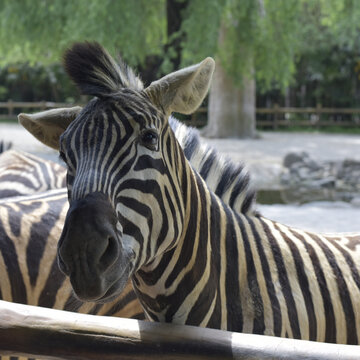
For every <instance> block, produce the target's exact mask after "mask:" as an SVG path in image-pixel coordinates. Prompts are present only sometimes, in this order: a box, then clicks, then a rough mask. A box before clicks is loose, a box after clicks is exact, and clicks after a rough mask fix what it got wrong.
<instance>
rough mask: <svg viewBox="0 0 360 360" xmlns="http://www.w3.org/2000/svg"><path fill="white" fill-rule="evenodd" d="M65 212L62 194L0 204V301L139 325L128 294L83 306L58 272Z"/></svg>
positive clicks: (133, 301) (137, 307) (128, 291)
mask: <svg viewBox="0 0 360 360" xmlns="http://www.w3.org/2000/svg"><path fill="white" fill-rule="evenodd" d="M67 210H68V202H67V192H66V189H56V190H49V191H46V192H43V193H38V194H33V195H31V196H20V197H16V198H7V199H5V200H3V201H2V202H0V274H1V276H0V299H1V300H6V301H11V302H16V303H22V304H28V305H35V306H42V307H49V308H54V309H59V310H68V311H76V312H81V313H90V314H96V315H108V316H120V317H133V318H140V319H143V318H144V316H143V312H142V309H141V307H140V304H139V303H138V301H137V299H136V296H135V294H134V293H133V290H132V285H131V283H130V282H129V284H128V285H127V287H126V291H125V292H124V294H123V296H122V297H121V299H120V298H118V299H116V301H113V302H110V303H106V304H95V303H88V302H87V303H84V302H82V301H79V300H78V299H77V298H76V297H75V296H74V294H73V291H72V288H71V284H70V282H69V280H68V278H66V277H65V276H64V274H62V273H61V272H60V270H59V268H58V264H57V259H56V250H57V242H58V239H59V237H60V234H61V230H62V227H63V225H64V221H65V216H66V212H67Z"/></svg>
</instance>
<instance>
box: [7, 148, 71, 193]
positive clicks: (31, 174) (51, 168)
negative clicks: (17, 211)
mask: <svg viewBox="0 0 360 360" xmlns="http://www.w3.org/2000/svg"><path fill="white" fill-rule="evenodd" d="M65 186H66V169H65V167H64V166H62V165H60V164H57V163H55V162H53V161H50V160H45V159H42V158H40V157H38V156H35V155H32V154H29V153H25V152H23V151H19V150H7V151H5V152H3V153H1V154H0V198H6V197H12V196H20V195H30V194H33V193H36V192H41V191H46V190H50V189H59V188H63V187H65Z"/></svg>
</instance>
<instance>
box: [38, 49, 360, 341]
mask: <svg viewBox="0 0 360 360" xmlns="http://www.w3.org/2000/svg"><path fill="white" fill-rule="evenodd" d="M107 57H108V54H107V53H106V52H104V51H102V49H101V47H99V46H98V45H94V46H93V45H92V44H82V45H81V46H80V45H76V46H74V47H73V48H72V49H70V50H69V52H68V53H67V54H66V56H65V61H66V65H67V71H68V72H69V74H70V76H71V77H72V78H73V79H74V81H75V82H76V83H77V84H78V85H79V87H80V88H81V89H82V90H83V91H84V92H85V93H88V94H90V95H95V96H97V98H95V99H93V100H91V101H90V103H89V104H88V105H87V106H86V107H85V108H84V109H83V111H82V112H81V113H80V114H79V116H78V117H77V118H76V119H75V120H74V121H73V122H71V123H70V125H69V126H68V127H67V128H66V130H65V131H64V133H63V134H62V136H61V146H60V152H61V156H62V158H63V159H64V161H65V162H66V163H67V166H68V185H67V186H68V190H69V200H70V211H69V213H68V215H67V218H66V222H65V227H64V229H65V230H64V231H63V234H62V239H61V242H60V245H59V258H60V264H61V265H62V269H63V271H64V272H65V273H67V274H68V275H69V276H71V279H72V282H73V285H74V284H75V285H76V286H77V289H78V290H79V292H81V295H82V296H83V298H89V299H90V298H92V299H95V298H97V300H99V301H103V300H106V299H111V298H112V297H113V296H116V294H118V293H119V292H120V291H121V289H122V284H123V283H124V278H123V277H124V276H128V274H130V275H131V277H132V279H133V284H134V287H135V291H136V293H137V296H138V298H139V300H140V301H141V303H142V305H143V307H144V309H145V311H146V313H147V315H148V316H149V317H150V318H151V319H153V320H156V321H166V322H173V323H181V324H191V325H198V326H206V327H212V328H219V329H227V330H232V331H239V332H248V333H256V334H267V335H276V336H283V337H292V338H299V339H309V340H316V341H327V342H337V343H348V344H358V343H359V339H360V329H359V326H360V281H359V279H360V277H359V276H360V275H359V274H360V247H359V246H358V245H359V243H360V235H355V234H354V235H338V236H333V237H331V236H324V235H321V234H313V233H309V232H305V231H301V230H297V229H292V228H290V227H287V226H284V225H281V224H278V223H276V222H274V221H271V220H268V219H266V218H263V217H262V216H260V215H259V214H256V213H253V212H252V211H251V206H250V205H251V204H252V201H253V195H252V193H251V192H250V193H247V194H243V193H241V195H242V196H243V199H244V200H243V201H241V202H240V205H238V206H237V210H240V211H234V209H232V208H231V207H229V206H228V205H227V204H225V203H224V202H223V201H222V200H221V199H220V198H219V196H218V195H221V194H222V195H223V194H224V193H225V194H227V198H228V199H231V198H232V197H233V196H234V197H235V195H232V194H233V192H232V191H231V188H232V186H228V185H227V177H229V179H230V180H231V181H229V184H236V182H234V181H235V180H234V179H232V178H231V171H230V170H228V171H227V170H224V173H223V176H225V175H224V174H227V175H228V176H226V177H225V178H223V179H221V180H220V181H219V182H218V185H217V186H216V189H215V192H213V191H212V190H211V189H210V188H209V186H208V185H207V184H206V182H205V181H204V179H203V178H202V177H201V172H202V173H203V175H204V173H206V171H205V170H206V169H207V166H205V165H204V164H203V165H201V166H200V168H199V169H200V174H199V173H198V172H197V171H195V169H194V167H193V166H191V165H190V163H189V162H188V160H187V159H186V157H185V154H184V151H183V149H182V148H181V146H180V144H179V142H178V141H177V140H176V137H175V135H174V132H173V130H172V129H171V126H170V124H169V122H168V120H167V119H168V115H169V112H171V111H178V112H181V111H182V110H183V112H184V113H188V112H189V111H191V109H193V108H194V107H196V106H198V104H199V101H201V99H202V97H203V93H204V91H205V92H206V90H207V88H208V84H207V82H206V81H207V80H206V79H205V80H204V78H206V77H207V78H208V77H209V76H211V73H212V70H211V67H212V66H213V65H212V62H211V61H210V60H205V61H204V62H202V63H201V64H198V65H195V66H193V67H190V68H187V69H184V70H183V71H180V72H177V73H174V74H170V75H168V76H166V77H165V78H163V79H160V80H159V81H157V82H155V83H153V84H151V85H150V86H149V88H147V89H145V90H143V89H142V88H137V87H136V86H135V85H136V84H133V86H130V88H128V87H125V86H126V82H124V81H122V80H121V81H118V77H117V76H114V77H113V78H112V82H109V81H108V80H106V81H105V80H103V76H102V75H101V74H99V73H98V69H103V70H104V69H107V66H109V64H112V61H110V60H106V61H105V60H103V59H104V58H107ZM95 58H96V61H95V60H94V59H95ZM79 59H82V61H81V62H79V64H80V65H81V68H82V72H81V74H80V73H79V72H78V71H77V69H78V68H79V66H78V65H79V64H77V62H78V61H79ZM84 59H89V60H88V61H87V60H84ZM99 62H101V66H99ZM76 64H77V65H76ZM94 68H96V69H97V70H96V71H94ZM114 71H115V70H114V69H107V70H106V76H111V74H112V73H113V72H114ZM109 74H110V75H109ZM104 76H105V75H104ZM189 79H190V80H189ZM128 80H129V81H130V79H128ZM113 83H116V86H115V87H114V86H113V85H111V86H109V84H113ZM115 88H116V91H115V90H114V89H115ZM194 89H195V90H194ZM199 94H200V95H199ZM189 104H190V105H191V104H194V105H193V106H192V107H191V106H190V105H189ZM39 126H40V127H41V122H39ZM65 127H66V126H65ZM175 132H176V129H175ZM151 134H154V137H153V138H152V135H151ZM145 135H146V136H145ZM46 141H47V140H46V138H45V140H44V142H45V143H46ZM189 152H191V151H190V150H189ZM205 162H206V161H205ZM210 168H211V167H210ZM225 169H226V167H225ZM239 174H242V169H241V170H239ZM241 177H242V178H244V177H243V176H241ZM235 178H236V177H235ZM242 186H244V185H242ZM233 187H235V185H234V186H233ZM239 188H241V186H240V185H239ZM243 190H244V191H246V192H247V191H248V189H247V187H245V188H243ZM99 194H100V195H99ZM235 194H236V192H235ZM94 199H95V200H96V199H101V204H102V205H101V206H103V207H104V209H105V210H106V212H104V213H102V212H101V211H99V210H98V209H99V207H97V206H96V203H95V205H94V202H95V200H94ZM229 204H231V200H229ZM234 204H235V202H233V204H232V205H234ZM248 204H249V205H248ZM98 205H99V206H100V202H99V203H98ZM83 208H84V209H87V212H85V210H84V211H82V209H83ZM111 211H114V213H115V215H116V219H117V223H116V230H117V233H116V236H114V237H108V236H107V235H106V236H103V235H102V231H103V230H104V228H103V227H102V224H105V225H106V226H107V227H110V225H109V224H113V221H114V220H113V217H112V215H111V217H110V216H109V218H107V217H106V216H107V215H105V214H107V213H109V214H110V213H111ZM74 214H75V215H74ZM90 218H91V220H89V219H90ZM111 226H112V225H111ZM111 229H112V228H111ZM85 230H86V231H85ZM100 230H101V231H100ZM111 231H113V230H111ZM84 234H91V236H94V239H95V240H96V241H95V240H94V241H93V242H91V243H90V242H88V239H87V237H88V235H84ZM111 234H113V232H111ZM110 240H111V241H110ZM111 244H113V245H112V246H110V245H111ZM97 246H98V248H97ZM110 250H111V251H110ZM112 250H114V251H112ZM115 250H116V251H118V253H116V252H115ZM97 253H100V254H103V255H104V258H105V260H106V261H104V263H102V262H101V260H102V258H103V256H100V258H99V256H97V257H96V254H97ZM118 254H119V255H118ZM124 254H125V255H124ZM129 254H130V255H129ZM115 256H116V257H117V259H118V261H114V259H115ZM92 258H96V259H98V260H97V261H98V262H97V261H96V262H91V261H90V260H89V259H92ZM109 259H110V260H111V261H110V260H109ZM105 265H106V266H105ZM82 269H85V270H82ZM102 269H103V270H102ZM83 274H84V275H86V276H84V278H83V277H82V276H83ZM89 274H91V275H89ZM124 274H125V275H124ZM89 279H91V281H89ZM79 283H80V284H81V286H78V284H79ZM93 284H97V285H98V284H99V285H98V286H96V287H94V286H93ZM86 285H87V286H86ZM74 289H75V287H74ZM75 291H76V289H75Z"/></svg>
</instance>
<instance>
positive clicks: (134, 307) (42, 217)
mask: <svg viewBox="0 0 360 360" xmlns="http://www.w3.org/2000/svg"><path fill="white" fill-rule="evenodd" d="M64 110H65V109H63V110H61V111H64ZM50 111H51V110H50ZM43 114H45V115H48V111H45V112H44V113H43ZM170 121H171V124H172V128H173V130H174V132H175V134H176V137H177V139H178V141H179V143H180V144H181V145H182V147H183V149H184V151H185V152H186V154H187V156H188V159H189V161H191V163H192V165H193V166H194V167H195V168H197V169H199V171H201V172H202V173H203V174H204V177H205V180H206V181H209V183H210V186H213V188H214V190H216V191H218V193H219V195H223V197H224V201H227V200H230V199H234V201H233V202H234V204H233V206H235V205H239V204H241V203H242V201H241V200H243V199H246V196H243V194H241V193H240V194H239V196H234V193H235V192H236V191H239V190H241V189H244V188H247V187H249V176H248V174H247V173H246V172H245V171H244V168H243V167H242V166H241V165H235V164H231V161H229V160H228V159H224V158H222V157H221V156H219V154H218V153H217V152H216V151H215V150H214V149H212V148H210V147H208V146H206V145H204V144H202V143H201V142H200V139H199V134H198V132H197V131H196V130H195V129H191V128H189V127H187V126H185V125H183V124H181V123H180V122H178V121H177V120H176V119H174V118H172V119H170ZM0 169H1V171H0V189H1V191H0V234H1V236H0V245H1V246H0V250H1V252H0V258H1V259H2V264H3V266H2V271H1V274H2V277H0V298H1V299H3V300H7V301H12V302H19V303H24V304H30V305H37V306H46V307H54V308H56V309H65V310H69V311H79V312H84V313H88V312H90V313H92V314H104V315H108V316H109V315H114V316H123V317H132V318H138V319H142V318H144V314H143V313H142V310H141V308H140V305H139V304H138V303H137V301H136V299H135V294H134V292H133V290H132V287H131V284H128V286H127V289H126V291H125V293H124V297H123V298H122V299H120V300H121V301H116V302H115V301H114V302H113V303H110V304H109V303H108V304H107V306H106V307H104V306H102V307H101V306H95V305H94V304H89V303H82V302H80V301H78V300H76V298H75V297H74V296H73V294H72V293H71V289H70V288H71V287H70V284H69V282H68V281H64V280H63V276H62V275H61V274H60V273H59V272H58V271H57V266H56V263H55V262H54V256H55V255H54V249H55V244H56V240H57V239H58V238H59V237H60V234H61V228H62V225H63V223H64V214H65V212H66V209H67V206H66V194H65V190H63V191H59V192H55V193H54V192H43V190H44V189H46V190H47V189H56V188H61V187H62V186H64V182H65V168H64V167H63V166H61V165H59V164H56V163H54V162H52V161H49V160H45V159H42V158H39V157H37V156H35V155H31V154H28V153H25V152H20V151H15V150H9V151H6V152H5V153H3V154H1V155H0ZM223 174H225V175H224V176H225V177H226V182H225V183H224V182H223V181H221V179H222V178H223V177H224V176H223ZM239 183H240V184H241V186H239ZM220 192H221V194H220ZM32 193H36V194H34V195H32V196H22V197H19V198H16V199H8V197H11V196H19V195H25V194H32ZM249 193H250V195H251V196H253V195H254V194H253V192H251V191H249ZM55 195H56V196H55ZM54 196H55V197H54ZM3 198H5V199H3ZM25 204H26V205H25ZM245 207H246V201H245V204H244V203H242V205H241V206H239V209H240V208H243V209H244V208H245ZM14 209H16V211H14ZM10 210H11V211H10ZM49 219H58V220H57V221H55V220H54V221H52V220H49ZM15 233H16V234H17V235H16V236H15V235H14V234H15ZM29 248H32V249H33V250H32V251H29V250H28V249H29ZM11 249H15V250H16V251H15V250H11ZM4 259H7V261H6V262H5V260H4ZM46 259H48V261H49V263H48V266H49V269H50V270H51V271H42V272H39V271H37V272H36V270H34V269H37V267H38V265H39V264H40V263H44V262H46ZM5 263H8V265H7V266H6V265H5ZM9 264H10V265H9ZM31 264H35V265H32V266H33V267H34V269H32V268H31V267H30V266H31ZM50 265H51V266H50ZM12 267H13V269H12ZM6 269H9V271H5V270H6ZM10 269H12V270H10ZM14 269H15V270H14ZM32 271H35V274H38V276H39V277H37V276H35V275H32V276H31V275H30V274H31V273H32ZM40 275H41V276H40ZM30 278H31V279H32V280H31V281H30V282H29V279H30ZM25 284H26V286H25ZM45 284H48V285H49V284H51V288H50V287H49V286H45ZM59 284H62V285H61V286H60V285H59ZM34 286H36V288H35V287H34ZM39 287H40V288H41V287H43V290H42V291H41V292H40V291H39ZM34 294H36V296H35V295H34ZM54 299H56V301H55V300H54ZM117 300H118V299H117Z"/></svg>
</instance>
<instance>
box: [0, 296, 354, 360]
mask: <svg viewBox="0 0 360 360" xmlns="http://www.w3.org/2000/svg"><path fill="white" fill-rule="evenodd" d="M0 355H10V356H19V355H21V356H28V357H31V358H34V357H41V358H47V359H48V358H51V359H55V358H56V359H79V360H85V359H88V360H89V359H90V360H91V359H94V360H95V359H103V360H110V359H133V360H140V359H141V360H145V359H148V360H152V359H160V358H161V359H169V360H181V359H182V360H184V359H192V360H200V359H202V360H204V359H222V360H227V359H238V360H245V359H257V360H265V359H289V360H300V359H301V360H302V359H308V360H310V359H317V360H358V359H359V358H360V347H359V346H353V345H337V344H326V343H319V342H318V343H317V342H312V341H305V340H294V339H285V338H278V337H271V336H265V335H253V334H240V333H234V332H229V331H221V330H215V329H205V328H200V327H195V326H186V325H174V324H163V323H151V322H147V321H139V320H134V319H122V318H114V317H104V316H94V315H85V314H76V313H70V312H66V311H60V310H53V309H46V308H41V307H35V306H29V305H21V304H14V303H8V302H6V301H0Z"/></svg>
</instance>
